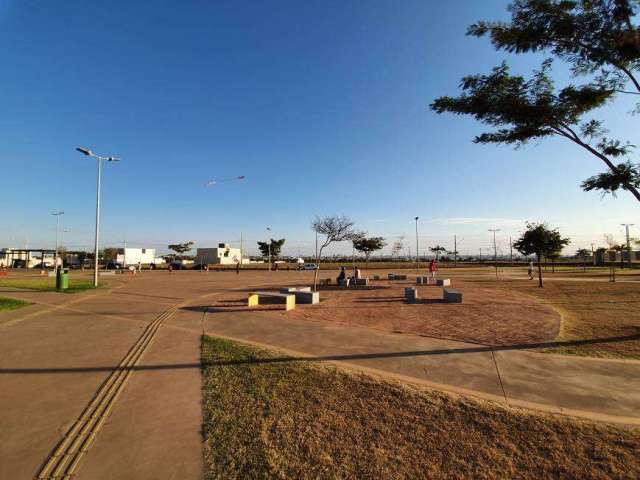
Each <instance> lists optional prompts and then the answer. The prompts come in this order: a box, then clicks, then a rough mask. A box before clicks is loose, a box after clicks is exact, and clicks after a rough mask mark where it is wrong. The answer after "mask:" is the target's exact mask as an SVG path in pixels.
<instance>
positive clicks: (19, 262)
mask: <svg viewBox="0 0 640 480" xmlns="http://www.w3.org/2000/svg"><path fill="white" fill-rule="evenodd" d="M43 258H44V266H45V267H52V266H53V264H54V258H55V251H54V250H48V249H39V248H38V249H35V248H26V249H25V248H3V249H0V267H4V268H24V267H25V266H26V267H27V268H33V267H36V266H40V267H41V266H42V259H43ZM58 262H61V259H60V258H59V259H58Z"/></svg>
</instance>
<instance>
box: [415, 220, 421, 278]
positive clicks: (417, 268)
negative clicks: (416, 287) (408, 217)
mask: <svg viewBox="0 0 640 480" xmlns="http://www.w3.org/2000/svg"><path fill="white" fill-rule="evenodd" d="M419 219H420V217H416V218H415V221H416V273H420V248H418V220H419Z"/></svg>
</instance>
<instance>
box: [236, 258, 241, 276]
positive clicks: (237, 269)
mask: <svg viewBox="0 0 640 480" xmlns="http://www.w3.org/2000/svg"><path fill="white" fill-rule="evenodd" d="M236 275H240V261H239V260H236Z"/></svg>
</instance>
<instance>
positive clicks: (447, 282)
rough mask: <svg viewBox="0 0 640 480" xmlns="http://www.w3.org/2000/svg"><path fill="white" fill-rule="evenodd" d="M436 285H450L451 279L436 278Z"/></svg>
mask: <svg viewBox="0 0 640 480" xmlns="http://www.w3.org/2000/svg"><path fill="white" fill-rule="evenodd" d="M436 285H438V286H439V287H448V286H449V285H451V280H449V279H448V278H442V279H438V280H436Z"/></svg>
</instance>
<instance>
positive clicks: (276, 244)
mask: <svg viewBox="0 0 640 480" xmlns="http://www.w3.org/2000/svg"><path fill="white" fill-rule="evenodd" d="M284 242H285V239H284V238H281V239H280V240H274V239H273V238H271V239H269V241H268V242H258V249H259V250H260V253H261V254H262V256H263V257H264V258H267V257H268V256H269V252H271V258H274V259H275V258H278V257H279V256H280V252H282V247H283V245H284ZM269 245H271V250H269Z"/></svg>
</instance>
